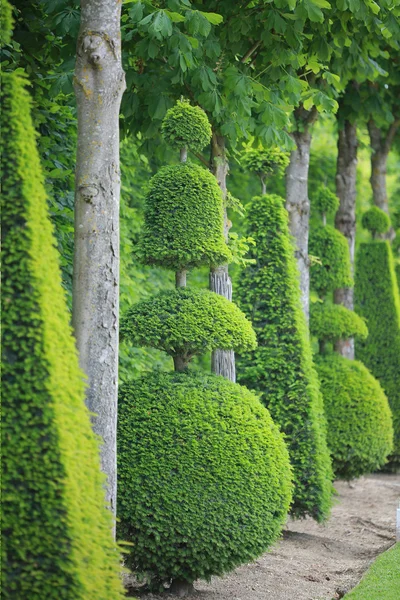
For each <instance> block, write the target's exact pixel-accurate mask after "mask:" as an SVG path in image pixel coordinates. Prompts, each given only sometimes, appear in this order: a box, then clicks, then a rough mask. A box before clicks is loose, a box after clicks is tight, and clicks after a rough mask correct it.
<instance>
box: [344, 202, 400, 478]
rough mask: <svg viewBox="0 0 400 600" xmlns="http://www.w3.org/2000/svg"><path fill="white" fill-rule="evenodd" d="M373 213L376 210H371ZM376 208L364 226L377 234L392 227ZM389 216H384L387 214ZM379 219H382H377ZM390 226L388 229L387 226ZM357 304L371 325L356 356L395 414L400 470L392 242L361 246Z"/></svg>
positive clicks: (398, 318) (399, 352) (398, 334)
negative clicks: (375, 379) (378, 385)
mask: <svg viewBox="0 0 400 600" xmlns="http://www.w3.org/2000/svg"><path fill="white" fill-rule="evenodd" d="M370 210H372V209H370ZM379 210H380V209H377V208H376V207H374V210H373V212H370V211H368V214H367V213H366V215H367V216H365V215H364V218H363V223H365V224H366V225H368V229H369V230H370V231H371V233H373V235H379V234H380V233H384V232H385V230H387V229H388V228H389V223H388V221H387V215H386V213H384V212H383V211H380V213H378V212H377V211H379ZM381 213H383V215H385V217H386V219H385V217H383V215H382V214H381ZM376 217H378V218H376ZM383 222H385V223H386V226H385V227H386V229H383V225H382V226H381V227H379V225H380V224H382V223H383ZM355 304H356V309H357V311H358V312H359V314H360V315H362V316H363V317H364V318H365V319H366V321H367V325H368V331H369V335H368V338H367V339H366V340H365V341H359V342H357V343H356V356H357V357H358V358H360V359H361V360H362V361H363V362H364V363H365V364H366V366H367V367H368V368H369V369H370V370H371V372H372V373H373V374H374V376H375V377H376V378H377V379H379V381H380V383H381V385H382V387H383V389H384V390H385V393H386V395H387V397H388V399H389V404H390V407H391V409H392V414H393V427H394V449H393V453H392V455H391V456H390V457H389V465H388V467H389V468H391V469H393V470H396V469H398V468H400V385H399V374H400V299H399V288H398V284H397V280H396V272H395V266H394V260H393V254H392V250H391V247H390V244H389V242H388V241H385V240H378V239H374V240H372V241H370V242H366V243H363V244H361V246H360V248H359V251H358V255H357V259H356V272H355Z"/></svg>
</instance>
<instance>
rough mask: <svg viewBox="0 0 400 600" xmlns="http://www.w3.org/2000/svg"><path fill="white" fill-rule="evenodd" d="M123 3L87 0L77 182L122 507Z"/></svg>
mask: <svg viewBox="0 0 400 600" xmlns="http://www.w3.org/2000/svg"><path fill="white" fill-rule="evenodd" d="M120 14H121V3H120V2H117V1H116V0H114V1H110V0H96V1H94V0H82V1H81V24H80V30H79V36H78V43H77V59H76V67H75V81H74V86H75V95H76V101H77V109H78V146H77V159H76V180H75V183H76V186H75V190H76V191H75V252H74V276H73V327H74V331H75V336H76V344H77V348H78V351H79V360H80V365H81V368H82V369H83V371H84V372H85V373H86V375H87V377H88V388H87V394H86V400H87V406H88V408H89V410H90V411H91V412H92V413H94V416H93V418H92V419H93V429H94V431H95V432H96V433H97V434H98V435H99V436H100V438H101V439H102V444H101V465H102V470H103V471H104V473H105V474H106V475H107V482H106V499H107V501H108V502H109V503H110V507H111V510H112V511H113V512H115V509H116V483H117V481H116V424H117V382H118V308H119V302H118V296H119V194H120V176H119V124H118V116H119V107H120V102H121V97H122V94H123V91H124V89H125V78H124V72H123V70H122V66H121V37H120Z"/></svg>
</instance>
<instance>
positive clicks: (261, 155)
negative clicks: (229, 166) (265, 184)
mask: <svg viewBox="0 0 400 600" xmlns="http://www.w3.org/2000/svg"><path fill="white" fill-rule="evenodd" d="M289 156H290V155H289V153H288V152H286V151H284V150H281V149H280V148H276V147H275V148H274V147H272V148H263V147H259V148H249V147H247V148H245V150H244V151H243V152H242V155H241V159H240V162H241V165H242V166H243V167H244V168H245V169H246V170H247V171H250V172H252V173H256V175H258V176H259V177H262V176H269V175H273V174H278V175H283V174H284V172H285V170H286V167H287V166H288V165H289V162H290V158H289Z"/></svg>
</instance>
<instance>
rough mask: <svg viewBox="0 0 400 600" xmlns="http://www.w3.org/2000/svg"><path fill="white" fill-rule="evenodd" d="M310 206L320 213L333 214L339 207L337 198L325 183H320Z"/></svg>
mask: <svg viewBox="0 0 400 600" xmlns="http://www.w3.org/2000/svg"><path fill="white" fill-rule="evenodd" d="M312 207H313V209H314V208H315V209H316V210H317V211H318V212H320V213H321V214H324V213H325V214H326V213H328V214H332V213H333V214H334V213H336V211H337V209H338V208H339V198H338V197H337V196H336V194H335V193H334V192H332V191H331V190H330V189H329V188H328V187H326V185H320V186H319V187H318V188H317V190H316V193H315V196H314V197H313V199H312Z"/></svg>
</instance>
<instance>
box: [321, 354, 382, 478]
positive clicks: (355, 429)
mask: <svg viewBox="0 0 400 600" xmlns="http://www.w3.org/2000/svg"><path fill="white" fill-rule="evenodd" d="M317 369H318V375H319V379H320V382H321V389H322V394H323V396H324V406H325V413H326V417H327V420H328V446H329V449H330V451H331V454H332V463H333V469H334V471H335V475H336V477H339V478H341V479H348V480H350V479H354V478H355V477H359V476H360V475H363V474H364V473H370V472H372V471H375V470H376V469H378V468H379V467H381V466H382V465H383V464H384V463H385V462H386V459H387V456H388V454H389V453H390V452H391V450H392V447H393V427H392V415H391V412H390V408H389V404H388V401H387V398H386V396H385V393H384V391H383V389H382V388H381V386H380V384H379V382H378V381H377V379H375V378H374V377H373V376H372V375H371V373H370V372H369V371H368V369H367V368H366V367H365V366H364V365H363V364H362V363H361V362H360V361H358V360H349V359H347V358H344V357H342V356H340V355H339V354H336V353H335V354H330V355H328V356H326V357H321V358H319V359H318V360H317Z"/></svg>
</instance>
